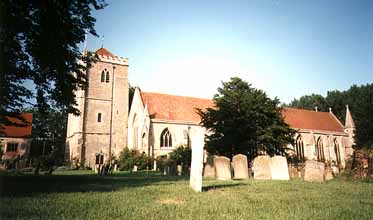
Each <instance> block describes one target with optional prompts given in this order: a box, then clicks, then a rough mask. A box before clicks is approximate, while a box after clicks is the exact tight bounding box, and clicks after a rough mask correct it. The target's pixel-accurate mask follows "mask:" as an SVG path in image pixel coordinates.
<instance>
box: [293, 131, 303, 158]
mask: <svg viewBox="0 0 373 220" xmlns="http://www.w3.org/2000/svg"><path fill="white" fill-rule="evenodd" d="M295 153H296V156H297V159H298V160H299V161H302V162H304V161H305V158H304V144H303V140H302V136H300V135H299V136H298V137H297V139H296V141H295Z"/></svg>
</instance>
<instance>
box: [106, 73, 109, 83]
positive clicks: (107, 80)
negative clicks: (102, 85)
mask: <svg viewBox="0 0 373 220" xmlns="http://www.w3.org/2000/svg"><path fill="white" fill-rule="evenodd" d="M109 81H110V76H109V72H106V83H108V82H109Z"/></svg>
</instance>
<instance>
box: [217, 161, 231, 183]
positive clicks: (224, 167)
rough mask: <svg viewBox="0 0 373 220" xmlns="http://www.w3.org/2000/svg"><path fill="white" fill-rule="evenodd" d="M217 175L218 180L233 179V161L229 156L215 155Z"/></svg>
mask: <svg viewBox="0 0 373 220" xmlns="http://www.w3.org/2000/svg"><path fill="white" fill-rule="evenodd" d="M214 165H215V176H216V179H217V180H231V179H232V175H231V162H230V160H229V158H228V157H222V156H219V157H215V159H214Z"/></svg>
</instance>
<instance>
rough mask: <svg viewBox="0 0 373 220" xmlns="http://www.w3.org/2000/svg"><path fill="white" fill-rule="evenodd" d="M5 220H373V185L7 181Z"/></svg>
mask: <svg viewBox="0 0 373 220" xmlns="http://www.w3.org/2000/svg"><path fill="white" fill-rule="evenodd" d="M0 178H1V179H0V184H1V198H0V219H69V220H70V219H100V220H103V219H154V220H160V219H193V220H197V219H213V220H217V219H224V220H227V219H234V220H238V219H313V220H315V219H373V183H372V182H368V181H353V180H348V181H346V180H340V179H334V180H332V181H329V182H326V183H309V182H304V181H301V180H291V181H264V180H262V181H259V180H241V181H216V180H209V179H207V180H206V179H205V180H204V181H203V192H202V193H196V192H193V191H192V190H191V189H190V188H189V185H188V184H189V181H188V177H183V176H181V177H169V176H162V175H161V174H158V173H152V172H149V173H146V172H138V173H128V172H118V173H115V174H113V175H111V176H107V177H100V176H97V175H95V174H94V173H93V172H92V171H63V172H56V173H54V174H53V175H52V176H45V175H41V176H33V175H9V174H1V175H0Z"/></svg>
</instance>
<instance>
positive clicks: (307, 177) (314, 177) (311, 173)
mask: <svg viewBox="0 0 373 220" xmlns="http://www.w3.org/2000/svg"><path fill="white" fill-rule="evenodd" d="M324 172H325V164H324V163H322V162H317V161H312V160H307V161H306V167H305V171H304V181H308V182H324Z"/></svg>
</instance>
